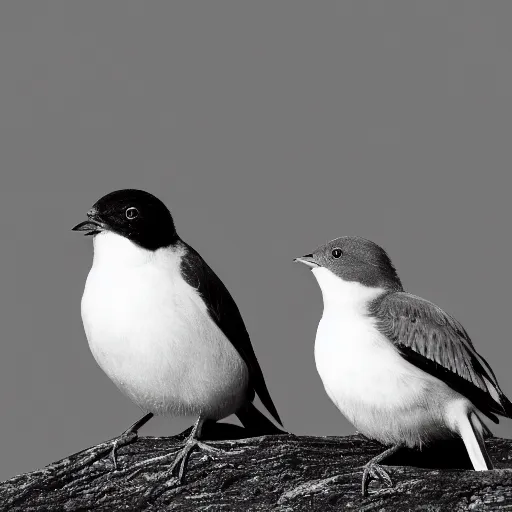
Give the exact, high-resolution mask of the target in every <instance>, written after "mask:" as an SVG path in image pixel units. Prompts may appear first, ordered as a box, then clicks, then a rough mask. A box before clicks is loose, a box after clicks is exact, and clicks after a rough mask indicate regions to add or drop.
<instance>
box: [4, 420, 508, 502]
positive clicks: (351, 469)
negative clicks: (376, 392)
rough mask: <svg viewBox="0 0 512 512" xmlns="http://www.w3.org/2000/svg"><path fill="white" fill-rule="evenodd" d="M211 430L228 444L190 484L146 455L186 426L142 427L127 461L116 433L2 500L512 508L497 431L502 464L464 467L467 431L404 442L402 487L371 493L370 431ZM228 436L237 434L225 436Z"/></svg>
mask: <svg viewBox="0 0 512 512" xmlns="http://www.w3.org/2000/svg"><path fill="white" fill-rule="evenodd" d="M204 433H205V437H207V438H208V439H210V440H214V441H213V442H212V443H211V445H212V446H215V447H217V448H223V449H225V453H221V454H215V457H212V456H211V455H209V454H206V453H203V452H197V451H196V452H194V453H193V454H192V456H191V458H190V460H189V464H188V470H187V474H186V477H185V481H184V483H183V484H182V485H179V484H178V482H177V480H176V478H175V477H172V476H170V475H169V467H170V463H171V462H172V461H171V457H168V458H167V460H159V459H156V460H154V461H152V462H150V463H149V464H148V465H146V466H144V467H141V468H138V467H137V464H139V463H141V462H144V461H147V460H149V459H151V458H153V457H159V456H161V455H164V454H174V453H177V451H178V450H179V449H180V448H181V447H182V446H183V439H184V436H185V434H186V432H185V433H182V434H180V435H179V436H175V437H169V438H150V437H142V438H139V439H137V440H135V436H133V437H130V438H125V439H124V443H125V444H123V445H120V447H119V449H118V469H117V470H114V468H113V464H112V459H111V458H110V451H111V449H112V441H109V442H106V443H102V444H99V445H98V446H95V447H93V448H89V449H87V450H84V451H82V452H79V453H76V454H74V455H72V456H70V457H68V458H65V459H63V460H61V461H58V462H55V463H53V464H50V465H49V466H47V467H45V468H43V469H41V470H38V471H34V472H32V473H27V474H25V475H20V476H17V477H15V478H12V479H10V480H8V481H6V482H3V483H2V484H0V503H1V505H0V510H2V511H24V512H29V511H36V510H37V511H44V512H53V511H59V512H60V511H75V512H77V511H86V510H100V511H120V510H132V511H146V510H147V511H149V510H151V511H160V510H193V511H212V512H213V511H229V510H243V511H260V510H261V511H270V510H278V511H283V512H288V511H290V512H292V511H294V512H296V511H316V510H321V511H323V512H326V511H330V510H345V509H352V510H361V511H364V510H378V511H388V510H389V511H401V510H425V511H427V510H428V511H437V510H446V511H462V510H512V471H511V469H512V441H510V440H506V439H499V438H491V439H489V440H487V446H488V449H489V453H490V455H491V458H492V459H493V461H494V463H495V467H496V469H495V470H494V471H488V472H479V473H477V472H474V471H470V470H464V469H460V468H467V467H470V465H469V460H468V458H467V455H466V454H465V450H464V447H463V445H462V444H461V443H460V442H459V441H458V440H457V441H450V442H446V443H443V444H439V445H437V446H435V447H432V448H430V449H428V450H424V451H423V452H416V451H411V450H403V451H401V452H399V453H397V454H396V455H394V456H393V457H390V458H389V459H388V460H387V461H386V463H387V464H389V465H390V467H389V472H390V475H391V477H392V478H393V481H394V484H395V485H394V487H393V488H386V487H384V486H383V485H381V484H380V483H379V482H372V483H371V484H370V494H369V496H368V497H366V498H363V497H362V496H361V475H362V468H361V466H362V465H363V464H365V463H366V462H367V461H368V460H369V459H370V458H371V457H373V456H375V455H376V454H378V453H380V452H381V451H383V447H382V446H381V445H379V444H378V443H374V442H372V441H369V440H367V439H366V438H364V437H363V436H359V435H354V436H348V437H328V438H324V437H305V436H304V437H298V436H294V435H292V434H283V435H276V436H263V437H254V438H249V439H243V437H244V429H242V428H239V427H235V426H229V425H227V424H213V425H209V426H208V428H207V429H206V430H205V432H204ZM226 438H229V439H231V441H219V440H218V439H226ZM230 452H233V453H230ZM413 466H414V467H413ZM443 467H444V468H447V467H451V468H459V469H442V468H443ZM429 468H436V469H429Z"/></svg>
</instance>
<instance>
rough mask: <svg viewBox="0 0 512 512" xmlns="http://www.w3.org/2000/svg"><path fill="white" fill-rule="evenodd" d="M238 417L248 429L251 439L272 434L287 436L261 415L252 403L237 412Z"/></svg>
mask: <svg viewBox="0 0 512 512" xmlns="http://www.w3.org/2000/svg"><path fill="white" fill-rule="evenodd" d="M236 416H237V417H238V419H239V420H240V422H241V423H242V425H243V426H244V428H246V429H247V430H248V431H249V433H250V436H251V437H256V436H264V435H271V434H285V432H284V431H283V430H281V429H279V428H277V427H276V426H275V425H274V424H273V423H272V422H271V421H270V420H269V419H268V418H267V417H266V416H265V415H264V414H263V413H261V412H260V411H259V410H258V409H256V407H255V406H254V404H253V403H252V402H249V401H247V402H245V404H244V405H243V406H242V407H241V408H240V409H239V410H238V411H237V412H236Z"/></svg>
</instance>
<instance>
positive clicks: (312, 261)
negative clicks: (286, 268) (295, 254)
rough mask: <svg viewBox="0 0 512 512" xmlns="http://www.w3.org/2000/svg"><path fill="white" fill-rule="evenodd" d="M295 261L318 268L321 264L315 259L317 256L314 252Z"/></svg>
mask: <svg viewBox="0 0 512 512" xmlns="http://www.w3.org/2000/svg"><path fill="white" fill-rule="evenodd" d="M293 261H295V262H297V263H304V265H307V266H308V267H310V268H312V269H313V268H317V267H319V266H320V265H319V264H318V263H317V262H316V261H315V258H314V256H313V255H312V254H306V255H305V256H301V257H300V258H295V259H294V260H293Z"/></svg>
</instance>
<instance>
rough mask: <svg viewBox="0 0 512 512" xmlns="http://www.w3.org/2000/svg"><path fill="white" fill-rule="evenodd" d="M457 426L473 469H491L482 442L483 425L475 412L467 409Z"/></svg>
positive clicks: (490, 463) (489, 460)
mask: <svg viewBox="0 0 512 512" xmlns="http://www.w3.org/2000/svg"><path fill="white" fill-rule="evenodd" d="M458 428H459V433H460V436H461V437H462V441H464V445H465V446H466V450H467V452H468V455H469V458H470V459H471V463H472V464H473V468H474V469H475V471H486V470H488V469H492V468H493V466H492V462H491V459H490V458H489V455H488V453H487V450H486V449H485V444H484V436H483V430H484V427H483V424H482V422H481V421H480V418H479V417H478V416H477V415H476V413H475V412H474V411H468V412H467V414H465V415H464V416H463V418H461V419H460V421H459V422H458Z"/></svg>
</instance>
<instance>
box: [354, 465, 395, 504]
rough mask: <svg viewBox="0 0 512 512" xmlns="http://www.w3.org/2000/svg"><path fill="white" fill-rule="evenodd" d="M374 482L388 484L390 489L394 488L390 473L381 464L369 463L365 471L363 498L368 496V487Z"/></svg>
mask: <svg viewBox="0 0 512 512" xmlns="http://www.w3.org/2000/svg"><path fill="white" fill-rule="evenodd" d="M372 480H379V481H380V482H382V483H384V484H386V485H387V486H388V487H393V480H391V477H390V476H389V473H388V472H387V471H386V470H385V469H384V468H383V467H382V466H380V465H379V464H375V463H373V462H369V463H368V464H366V466H365V467H364V470H363V480H362V488H361V492H362V495H363V496H367V494H368V485H369V483H370V482H371V481H372Z"/></svg>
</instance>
